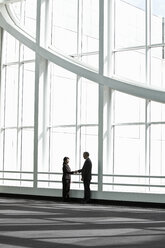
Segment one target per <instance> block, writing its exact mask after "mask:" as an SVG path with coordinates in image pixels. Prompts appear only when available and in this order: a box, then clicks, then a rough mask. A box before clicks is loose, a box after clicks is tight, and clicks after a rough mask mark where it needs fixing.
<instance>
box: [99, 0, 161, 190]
mask: <svg viewBox="0 0 165 248" xmlns="http://www.w3.org/2000/svg"><path fill="white" fill-rule="evenodd" d="M158 2H159V3H158ZM113 10H114V23H113V24H114V29H115V33H114V46H113V70H112V71H113V72H112V74H113V76H114V77H115V76H116V77H118V78H121V79H124V80H126V81H131V82H133V83H136V82H138V83H141V84H146V85H148V86H150V85H151V86H155V87H158V88H162V90H163V89H164V72H165V70H164V13H165V5H164V1H156V0H155V1H154V0H151V1H140V0H135V1H129V0H116V1H114V5H113ZM146 34H148V35H146ZM112 35H113V34H112ZM111 99H112V100H111V110H112V117H111V120H112V123H111V126H110V132H111V142H110V145H109V146H110V147H111V148H113V149H112V150H113V151H110V152H109V158H108V159H107V161H109V160H110V161H111V165H112V166H109V168H108V166H107V164H106V163H105V165H104V173H105V176H104V182H105V184H104V188H103V189H104V190H105V191H108V190H115V191H130V192H132V191H133V192H159V193H161V192H164V191H165V189H164V188H163V185H164V182H165V178H164V177H165V171H164V159H165V157H164V152H163V150H164V141H165V140H164V127H165V126H164V124H165V122H164V120H165V118H164V114H165V112H164V104H161V103H156V102H153V101H150V100H143V99H138V98H137V97H133V96H129V95H127V94H123V93H120V92H117V91H113V92H112V95H111ZM108 173H109V174H108Z"/></svg>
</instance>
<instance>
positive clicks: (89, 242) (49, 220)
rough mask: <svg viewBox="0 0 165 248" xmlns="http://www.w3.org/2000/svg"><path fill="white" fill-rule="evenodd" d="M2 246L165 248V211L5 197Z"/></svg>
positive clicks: (0, 206) (0, 217)
mask: <svg viewBox="0 0 165 248" xmlns="http://www.w3.org/2000/svg"><path fill="white" fill-rule="evenodd" d="M0 247H3V248H10V247H13V248H15V247H19V248H26V247H27V248H31V247H35V248H43V247H44V248H49V247H50V248H51V247H54V248H55V247H56V248H69V247H72V248H74V247H79V248H81V247H96V248H97V247H98V248H101V247H103V248H104V247H107V248H109V247H116V248H120V247H130V248H136V247H138V248H139V247H141V248H143V247H145V248H146V247H148V248H151V247H154V248H159V247H163V248H164V247H165V209H160V208H141V207H123V206H111V205H101V204H88V205H85V204H81V203H76V202H69V203H63V202H59V201H48V200H33V199H20V198H18V199H16V198H8V197H1V198H0Z"/></svg>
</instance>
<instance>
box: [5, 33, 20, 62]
mask: <svg viewBox="0 0 165 248" xmlns="http://www.w3.org/2000/svg"><path fill="white" fill-rule="evenodd" d="M18 55H19V42H18V41H17V40H16V39H15V38H14V37H13V36H11V35H10V34H8V33H7V32H4V39H3V64H6V63H10V62H18Z"/></svg>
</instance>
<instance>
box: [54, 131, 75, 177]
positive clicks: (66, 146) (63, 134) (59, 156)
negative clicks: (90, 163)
mask: <svg viewBox="0 0 165 248" xmlns="http://www.w3.org/2000/svg"><path fill="white" fill-rule="evenodd" d="M64 157H69V158H70V167H71V170H75V167H76V165H75V128H67V127H66V128H53V129H52V131H51V137H50V171H52V172H60V173H62V164H63V158H64ZM61 178H62V177H61Z"/></svg>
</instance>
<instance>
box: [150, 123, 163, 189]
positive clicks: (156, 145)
mask: <svg viewBox="0 0 165 248" xmlns="http://www.w3.org/2000/svg"><path fill="white" fill-rule="evenodd" d="M164 149H165V125H152V126H151V151H150V156H151V157H150V175H151V176H165V167H164V164H165V153H164ZM150 184H157V185H163V186H164V184H165V180H164V179H161V178H160V179H159V178H150ZM150 191H152V192H158V193H160V192H165V189H164V188H151V189H150Z"/></svg>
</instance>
